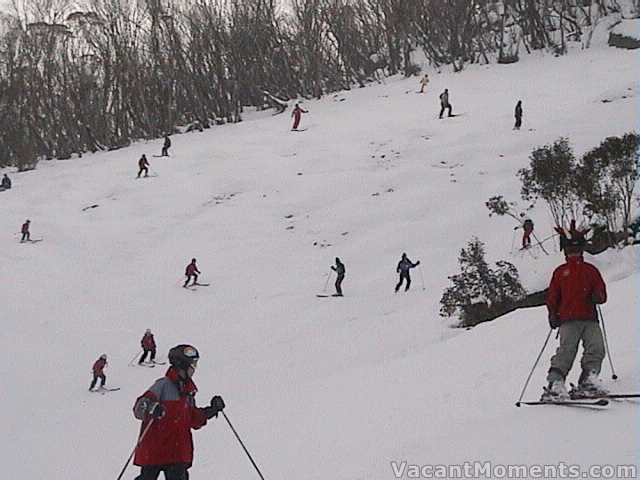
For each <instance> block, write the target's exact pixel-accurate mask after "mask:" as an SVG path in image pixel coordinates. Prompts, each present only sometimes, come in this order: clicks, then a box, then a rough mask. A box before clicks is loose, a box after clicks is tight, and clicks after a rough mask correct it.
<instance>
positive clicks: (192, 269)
mask: <svg viewBox="0 0 640 480" xmlns="http://www.w3.org/2000/svg"><path fill="white" fill-rule="evenodd" d="M198 273H200V270H198V267H197V266H196V259H195V258H192V259H191V263H190V264H189V265H187V268H186V269H185V271H184V274H185V275H186V277H187V279H186V280H185V282H184V285H182V286H183V287H184V288H187V286H188V285H189V280H191V278H192V277H193V283H192V284H191V285H192V286H193V285H195V284H197V283H198V275H197V274H198Z"/></svg>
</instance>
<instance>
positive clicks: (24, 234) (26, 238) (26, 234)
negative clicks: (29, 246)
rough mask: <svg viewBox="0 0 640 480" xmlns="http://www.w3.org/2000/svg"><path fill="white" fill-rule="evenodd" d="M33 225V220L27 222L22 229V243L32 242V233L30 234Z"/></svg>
mask: <svg viewBox="0 0 640 480" xmlns="http://www.w3.org/2000/svg"><path fill="white" fill-rule="evenodd" d="M30 225H31V220H26V221H25V222H24V223H23V224H22V228H21V229H20V232H21V233H22V238H21V239H20V243H24V242H28V241H30V240H31V233H30V232H29V226H30Z"/></svg>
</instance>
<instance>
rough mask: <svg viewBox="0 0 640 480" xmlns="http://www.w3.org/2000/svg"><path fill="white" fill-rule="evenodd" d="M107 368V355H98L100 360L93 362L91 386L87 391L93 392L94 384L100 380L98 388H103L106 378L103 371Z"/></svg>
mask: <svg viewBox="0 0 640 480" xmlns="http://www.w3.org/2000/svg"><path fill="white" fill-rule="evenodd" d="M106 367H107V354H106V353H103V354H102V355H100V358H98V360H96V361H95V363H94V364H93V380H92V381H91V386H90V387H89V390H91V391H92V390H93V387H95V386H96V382H97V381H98V379H100V387H98V388H102V387H104V384H105V383H107V376H106V375H105V374H104V369H105V368H106Z"/></svg>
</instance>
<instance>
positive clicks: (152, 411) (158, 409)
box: [147, 402, 167, 420]
mask: <svg viewBox="0 0 640 480" xmlns="http://www.w3.org/2000/svg"><path fill="white" fill-rule="evenodd" d="M147 413H148V414H149V416H150V417H151V418H155V419H156V420H160V419H161V418H162V417H164V416H165V415H166V414H167V409H166V408H164V406H163V405H162V404H161V403H159V402H155V403H152V404H151V405H150V406H149V409H148V410H147Z"/></svg>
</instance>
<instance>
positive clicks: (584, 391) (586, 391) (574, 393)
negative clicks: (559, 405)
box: [569, 372, 609, 400]
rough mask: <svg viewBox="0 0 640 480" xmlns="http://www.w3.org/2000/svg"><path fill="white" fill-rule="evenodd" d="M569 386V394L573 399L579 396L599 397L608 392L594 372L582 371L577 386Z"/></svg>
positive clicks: (579, 397)
mask: <svg viewBox="0 0 640 480" xmlns="http://www.w3.org/2000/svg"><path fill="white" fill-rule="evenodd" d="M571 387H572V388H571V391H570V392H569V395H570V396H571V398H572V399H574V400H578V399H581V398H599V397H603V396H606V395H608V394H609V390H607V389H606V388H605V387H604V385H603V384H602V380H600V378H599V377H598V374H597V373H596V372H589V373H585V372H583V373H582V375H580V381H579V382H578V386H577V387H576V386H574V385H571Z"/></svg>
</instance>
